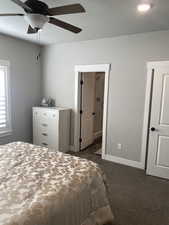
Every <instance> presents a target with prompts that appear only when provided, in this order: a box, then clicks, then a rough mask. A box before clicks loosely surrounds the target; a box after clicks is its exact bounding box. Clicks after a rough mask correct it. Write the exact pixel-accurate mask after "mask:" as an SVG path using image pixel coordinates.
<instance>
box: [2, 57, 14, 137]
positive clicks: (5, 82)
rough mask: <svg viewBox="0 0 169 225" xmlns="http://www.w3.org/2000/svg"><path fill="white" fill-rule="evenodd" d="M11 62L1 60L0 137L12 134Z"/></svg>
mask: <svg viewBox="0 0 169 225" xmlns="http://www.w3.org/2000/svg"><path fill="white" fill-rule="evenodd" d="M9 93H10V90H9V62H7V61H1V60H0V136H1V135H5V134H7V133H9V132H11V118H10V101H9V97H10V96H9Z"/></svg>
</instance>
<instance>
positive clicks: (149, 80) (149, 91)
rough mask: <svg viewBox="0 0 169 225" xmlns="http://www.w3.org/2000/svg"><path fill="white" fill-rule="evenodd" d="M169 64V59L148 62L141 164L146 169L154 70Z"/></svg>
mask: <svg viewBox="0 0 169 225" xmlns="http://www.w3.org/2000/svg"><path fill="white" fill-rule="evenodd" d="M166 65H169V61H153V62H147V84H146V95H145V106H144V121H143V132H142V149H141V150H142V151H141V164H142V166H143V168H144V169H146V166H147V154H148V140H149V124H150V116H151V115H150V114H151V100H152V91H153V80H154V70H155V68H156V67H157V68H158V67H159V66H166Z"/></svg>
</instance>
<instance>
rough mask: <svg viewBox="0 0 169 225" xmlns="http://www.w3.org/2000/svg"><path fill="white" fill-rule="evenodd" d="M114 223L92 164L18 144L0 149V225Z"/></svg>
mask: <svg viewBox="0 0 169 225" xmlns="http://www.w3.org/2000/svg"><path fill="white" fill-rule="evenodd" d="M111 221H113V215H112V212H111V209H110V207H109V203H108V200H107V197H106V190H105V184H104V178H103V175H102V172H101V170H100V169H99V168H98V167H97V165H96V164H95V163H93V162H90V161H88V160H85V159H80V158H77V157H74V156H70V155H67V154H63V153H60V152H51V151H49V150H48V149H47V148H42V147H38V146H34V145H30V144H26V143H22V142H17V143H11V144H8V145H3V146H0V225H95V224H97V225H102V224H105V223H107V222H111Z"/></svg>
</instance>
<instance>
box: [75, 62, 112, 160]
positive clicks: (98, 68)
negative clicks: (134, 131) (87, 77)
mask: <svg viewBox="0 0 169 225" xmlns="http://www.w3.org/2000/svg"><path fill="white" fill-rule="evenodd" d="M110 70H111V64H96V65H77V66H75V109H74V112H75V121H74V125H75V126H74V151H75V152H79V151H80V143H79V139H80V132H79V131H80V79H81V73H85V72H88V73H90V72H104V73H105V84H104V107H103V136H102V137H103V138H102V158H103V157H104V155H105V154H106V136H107V111H108V94H109V77H110Z"/></svg>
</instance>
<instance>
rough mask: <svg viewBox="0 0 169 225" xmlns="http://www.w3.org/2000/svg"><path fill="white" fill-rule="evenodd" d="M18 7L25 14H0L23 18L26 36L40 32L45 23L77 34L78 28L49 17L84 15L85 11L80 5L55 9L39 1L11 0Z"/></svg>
mask: <svg viewBox="0 0 169 225" xmlns="http://www.w3.org/2000/svg"><path fill="white" fill-rule="evenodd" d="M11 1H12V2H14V3H15V4H17V5H18V6H20V7H21V8H22V9H23V10H24V11H25V14H22V13H16V14H15V13H8V14H0V17H2V16H21V17H24V18H25V20H26V21H27V22H28V24H29V27H28V31H27V33H28V34H35V33H38V31H39V30H41V29H42V28H43V27H44V25H45V24H46V23H50V24H53V25H55V26H58V27H61V28H63V29H65V30H68V31H71V32H73V33H79V32H81V31H82V29H80V28H79V27H76V26H74V25H71V24H69V23H66V22H64V21H62V20H59V19H56V18H54V17H51V16H58V15H65V14H73V13H84V12H85V9H84V8H83V6H82V5H80V4H71V5H65V6H60V7H55V8H49V7H48V5H47V4H46V3H44V2H42V1H39V0H27V1H26V2H22V1H21V0H11Z"/></svg>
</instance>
